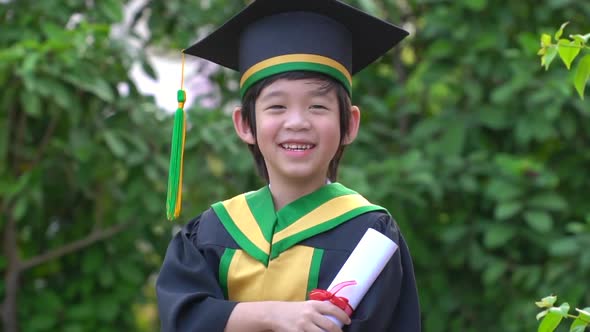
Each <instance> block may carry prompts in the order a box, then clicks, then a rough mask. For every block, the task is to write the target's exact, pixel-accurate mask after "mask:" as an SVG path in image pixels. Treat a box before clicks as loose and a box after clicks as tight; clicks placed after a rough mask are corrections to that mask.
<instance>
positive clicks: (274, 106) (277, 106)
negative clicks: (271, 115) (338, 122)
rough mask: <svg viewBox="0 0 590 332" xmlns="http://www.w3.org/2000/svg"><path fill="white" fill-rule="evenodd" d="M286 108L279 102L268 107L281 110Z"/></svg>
mask: <svg viewBox="0 0 590 332" xmlns="http://www.w3.org/2000/svg"><path fill="white" fill-rule="evenodd" d="M284 108H285V106H283V105H279V104H277V105H271V106H269V107H267V108H266V109H268V110H281V109H284Z"/></svg>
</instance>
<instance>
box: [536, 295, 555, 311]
mask: <svg viewBox="0 0 590 332" xmlns="http://www.w3.org/2000/svg"><path fill="white" fill-rule="evenodd" d="M555 301H557V296H555V295H551V296H546V297H544V298H542V299H541V301H537V302H535V304H536V305H537V307H539V308H550V307H552V306H553V304H555Z"/></svg>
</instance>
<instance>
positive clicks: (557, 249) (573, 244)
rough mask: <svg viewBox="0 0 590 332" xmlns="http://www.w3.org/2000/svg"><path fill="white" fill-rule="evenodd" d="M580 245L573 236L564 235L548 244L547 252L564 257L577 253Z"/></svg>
mask: <svg viewBox="0 0 590 332" xmlns="http://www.w3.org/2000/svg"><path fill="white" fill-rule="evenodd" d="M579 250H580V246H579V244H578V241H577V240H576V238H575V237H566V238H562V239H559V240H556V241H553V243H551V245H550V246H549V253H550V254H551V255H553V256H557V257H564V256H572V255H575V254H576V253H578V252H579Z"/></svg>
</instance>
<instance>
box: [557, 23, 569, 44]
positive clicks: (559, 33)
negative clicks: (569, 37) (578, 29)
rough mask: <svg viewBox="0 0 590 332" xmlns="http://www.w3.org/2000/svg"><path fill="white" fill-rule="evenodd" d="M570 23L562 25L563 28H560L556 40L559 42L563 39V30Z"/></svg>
mask: <svg viewBox="0 0 590 332" xmlns="http://www.w3.org/2000/svg"><path fill="white" fill-rule="evenodd" d="M569 23H570V22H565V23H563V24H562V25H561V27H559V30H557V32H555V40H559V38H561V35H562V34H563V29H564V28H565V27H566V26H567V25H568V24H569Z"/></svg>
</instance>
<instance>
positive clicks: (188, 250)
mask: <svg viewBox="0 0 590 332" xmlns="http://www.w3.org/2000/svg"><path fill="white" fill-rule="evenodd" d="M199 222H200V216H199V217H197V218H196V219H194V220H193V221H191V222H189V223H188V224H187V225H186V226H185V227H184V228H183V229H182V230H181V231H180V232H178V234H177V235H176V236H175V237H174V238H173V239H172V241H171V242H170V245H169V246H168V250H167V251H166V257H165V258H164V262H163V264H162V268H161V270H160V274H159V276H158V279H157V281H156V295H157V298H158V311H159V314H160V322H161V331H164V332H172V331H174V332H176V331H179V332H184V331H223V330H224V329H225V325H226V323H227V320H228V319H229V316H230V314H231V312H232V310H233V309H234V307H235V305H236V304H237V303H236V302H231V301H227V300H225V299H224V297H223V291H222V290H221V288H220V287H219V284H218V283H217V279H216V274H215V270H213V268H212V267H211V266H210V265H209V264H207V260H206V259H205V257H204V253H203V251H202V250H201V249H200V248H199V247H198V246H197V243H196V238H197V236H196V233H197V231H198V229H199Z"/></svg>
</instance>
